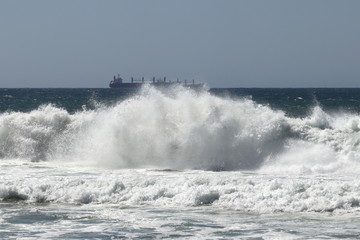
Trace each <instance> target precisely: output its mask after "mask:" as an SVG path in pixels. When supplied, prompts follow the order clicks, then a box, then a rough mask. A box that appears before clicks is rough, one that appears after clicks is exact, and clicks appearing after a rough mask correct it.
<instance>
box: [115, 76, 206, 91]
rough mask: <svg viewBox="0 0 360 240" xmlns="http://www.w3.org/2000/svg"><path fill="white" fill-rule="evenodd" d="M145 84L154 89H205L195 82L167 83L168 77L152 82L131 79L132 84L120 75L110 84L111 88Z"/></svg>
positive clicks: (136, 86)
mask: <svg viewBox="0 0 360 240" xmlns="http://www.w3.org/2000/svg"><path fill="white" fill-rule="evenodd" d="M144 84H149V85H151V86H154V87H171V86H176V85H181V86H183V87H187V88H192V89H200V88H203V87H204V83H195V81H194V80H192V81H191V82H190V83H188V82H187V80H185V81H184V82H182V81H179V80H176V81H167V80H166V77H164V78H158V79H155V77H153V79H152V81H149V80H147V81H146V80H145V79H144V77H142V78H141V80H136V79H134V78H133V77H131V82H124V81H123V79H122V78H121V77H120V75H119V74H118V75H117V76H114V79H113V80H112V81H111V82H110V84H109V86H110V87H111V88H140V87H141V86H143V85H144Z"/></svg>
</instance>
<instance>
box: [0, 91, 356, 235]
mask: <svg viewBox="0 0 360 240" xmlns="http://www.w3.org/2000/svg"><path fill="white" fill-rule="evenodd" d="M359 114H360V89H210V90H203V91H197V92H196V91H192V90H188V89H184V88H181V87H179V88H173V89H154V88H151V87H149V86H147V87H144V88H142V89H141V90H138V91H137V90H135V91H134V90H119V89H0V238H1V239H8V238H9V239H123V238H128V239H143V238H150V239H154V238H155V239H162V238H170V239H174V238H179V239H336V238H342V239H344V238H345V239H358V238H360V233H359V232H360V231H359V230H358V226H359V224H360V218H359V214H360V180H359V175H360V174H359V173H360V115H359Z"/></svg>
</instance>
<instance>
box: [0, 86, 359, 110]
mask: <svg viewBox="0 0 360 240" xmlns="http://www.w3.org/2000/svg"><path fill="white" fill-rule="evenodd" d="M138 91H139V90H134V89H106V88H102V89H85V88H84V89H65V88H64V89H62V88H60V89H55V88H50V89H45V88H44V89H0V112H5V111H20V112H28V111H31V110H34V109H36V108H38V107H39V106H40V105H43V104H48V103H51V104H54V105H55V106H57V107H61V108H64V109H66V110H67V111H68V112H69V113H74V112H76V111H80V110H82V109H83V108H84V107H86V108H87V109H93V108H94V107H95V105H96V104H95V103H96V102H100V103H103V104H105V105H108V104H114V103H116V102H117V101H119V100H124V99H126V98H128V97H130V96H133V95H136V94H137V92H138ZM209 92H210V93H211V94H214V95H216V96H221V97H229V98H251V99H252V100H254V101H255V102H257V103H259V104H263V105H268V106H270V107H271V108H273V109H275V110H282V111H284V112H285V113H286V114H287V115H288V116H291V117H304V116H307V115H308V114H309V113H310V111H311V110H312V108H313V107H314V106H316V105H320V106H321V108H322V109H323V110H324V111H326V112H339V111H345V112H350V113H359V112H360V89H359V88H228V89H226V88H213V89H210V90H209Z"/></svg>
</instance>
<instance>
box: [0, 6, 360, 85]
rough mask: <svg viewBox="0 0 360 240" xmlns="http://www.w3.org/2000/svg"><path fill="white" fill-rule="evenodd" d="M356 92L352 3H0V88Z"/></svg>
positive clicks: (357, 50) (359, 57)
mask: <svg viewBox="0 0 360 240" xmlns="http://www.w3.org/2000/svg"><path fill="white" fill-rule="evenodd" d="M117 73H120V74H121V75H122V76H123V77H124V78H125V79H129V78H130V77H131V76H134V77H141V76H145V77H148V78H151V77H152V76H157V77H162V76H167V77H168V78H180V79H193V78H195V79H199V80H200V81H204V82H206V83H207V84H208V85H209V86H210V87H360V1H359V0H336V1H335V0H301V1H299V0H273V1H270V0H263V1H258V0H248V1H245V0H244V1H242V0H217V1H214V0H152V1H149V0H127V1H122V0H106V1H102V0H61V1H49V0H32V1H28V0H22V1H21V0H1V1H0V88H10V87H44V88H46V87H108V83H109V81H110V80H111V79H112V77H113V75H115V74H117Z"/></svg>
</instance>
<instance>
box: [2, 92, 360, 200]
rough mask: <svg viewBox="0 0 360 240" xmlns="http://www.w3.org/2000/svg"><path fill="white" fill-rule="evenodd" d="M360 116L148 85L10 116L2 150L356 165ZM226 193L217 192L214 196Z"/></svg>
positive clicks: (255, 165)
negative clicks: (113, 100)
mask: <svg viewBox="0 0 360 240" xmlns="http://www.w3.org/2000/svg"><path fill="white" fill-rule="evenodd" d="M359 130H360V117H359V116H358V115H354V114H346V113H343V114H331V115H330V114H327V113H326V112H324V111H323V110H322V109H321V107H319V106H316V107H314V109H313V111H312V113H311V114H310V115H309V116H308V117H306V118H290V117H287V116H286V115H285V113H284V112H282V111H275V110H273V109H271V108H270V107H268V106H264V105H260V104H257V103H256V102H254V101H252V100H250V99H231V98H223V97H217V96H214V95H211V94H210V93H209V92H206V91H203V92H194V91H191V90H186V89H182V88H177V89H171V90H168V91H161V90H157V89H154V88H151V87H146V88H144V89H142V90H141V92H140V93H139V94H138V95H136V96H133V97H130V98H128V99H126V100H124V101H120V102H118V103H117V104H114V105H111V106H104V105H101V104H98V107H97V108H96V109H95V110H86V109H84V110H82V111H79V112H76V113H73V114H70V113H68V112H67V111H66V110H64V109H62V108H59V107H56V106H54V105H51V104H49V105H44V106H41V107H39V108H38V109H36V110H33V111H31V112H27V113H24V112H5V113H2V114H1V115H0V157H1V158H2V159H14V158H22V159H30V160H31V161H55V162H75V163H78V164H85V165H97V166H102V167H111V168H144V167H145V168H147V167H150V168H169V169H179V170H181V169H200V170H252V171H255V170H256V171H262V172H265V173H266V172H271V173H274V172H284V173H336V172H344V171H346V172H349V173H356V172H357V171H358V170H359V169H360V168H359V159H360V154H359V153H360V151H359V150H360V149H359V143H360V132H359ZM211 196H213V197H214V196H216V195H211Z"/></svg>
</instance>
